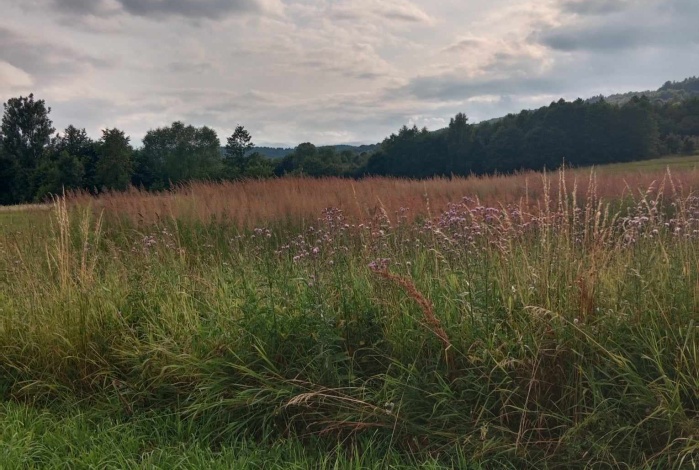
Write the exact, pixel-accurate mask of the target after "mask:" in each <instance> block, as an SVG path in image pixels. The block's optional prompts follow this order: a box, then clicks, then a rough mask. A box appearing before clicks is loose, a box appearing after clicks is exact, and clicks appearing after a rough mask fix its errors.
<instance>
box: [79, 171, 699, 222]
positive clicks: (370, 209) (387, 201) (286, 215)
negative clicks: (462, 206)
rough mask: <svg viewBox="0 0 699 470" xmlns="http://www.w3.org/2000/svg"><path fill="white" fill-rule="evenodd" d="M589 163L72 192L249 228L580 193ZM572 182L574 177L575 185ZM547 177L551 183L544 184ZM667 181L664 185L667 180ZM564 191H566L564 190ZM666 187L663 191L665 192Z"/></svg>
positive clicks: (600, 192) (634, 180)
mask: <svg viewBox="0 0 699 470" xmlns="http://www.w3.org/2000/svg"><path fill="white" fill-rule="evenodd" d="M589 172H590V170H589V169H581V170H575V171H568V172H567V173H564V180H563V181H561V180H559V178H557V177H556V175H555V174H554V176H553V178H552V180H553V181H550V182H549V183H546V182H545V179H542V178H541V175H540V174H539V173H534V172H525V173H521V174H517V175H496V176H480V177H469V178H461V177H454V178H435V179H430V180H407V179H393V178H366V179H362V180H359V181H355V180H350V179H341V178H323V179H313V178H282V179H272V180H250V181H243V182H225V183H202V182H196V183H191V184H185V185H182V186H179V187H177V188H176V189H175V190H173V191H170V192H164V193H160V194H157V195H154V194H151V193H147V192H144V191H140V190H137V189H132V190H130V191H128V192H122V193H111V194H106V195H102V196H101V197H99V198H98V199H97V200H95V199H94V198H93V197H91V196H89V195H87V194H80V195H73V197H72V199H74V200H77V201H78V203H79V204H81V205H85V204H87V203H91V204H93V205H95V206H99V208H100V209H101V210H104V211H105V214H106V215H107V216H115V217H116V216H118V217H120V218H128V219H129V220H130V221H131V222H132V223H141V224H146V225H147V224H152V223H157V222H159V221H162V220H167V219H170V218H175V219H177V220H183V219H187V220H190V221H191V220H198V221H201V222H206V223H208V222H211V221H219V222H221V221H223V222H229V223H233V224H235V225H238V226H239V227H247V228H254V227H258V226H268V225H270V224H272V223H275V222H277V223H279V222H289V221H292V222H294V223H296V224H303V223H305V224H306V225H308V224H312V223H313V222H315V220H316V218H317V217H318V214H320V213H321V211H323V210H324V209H325V208H327V207H334V208H338V209H341V210H342V211H343V213H344V214H345V216H346V217H348V218H350V219H352V220H353V221H355V222H357V221H363V220H366V219H370V218H372V217H375V216H377V215H382V214H387V215H388V216H389V218H391V219H394V218H395V217H396V214H398V213H399V212H401V209H405V208H409V209H410V212H408V213H407V214H404V215H407V216H408V218H409V219H411V220H412V219H413V218H415V217H418V216H428V215H429V212H430V211H431V210H432V211H435V213H436V212H439V211H442V210H445V209H446V207H447V206H448V204H450V203H455V202H459V201H460V200H461V198H462V197H464V196H469V197H471V198H474V199H478V200H479V202H480V203H481V204H483V205H490V206H501V205H502V206H506V205H510V204H518V205H519V204H521V203H523V202H524V203H526V205H527V206H529V205H530V204H536V203H537V202H541V201H542V200H543V199H544V198H545V190H550V191H551V192H552V194H553V195H558V193H559V191H561V190H564V188H569V189H568V192H569V193H570V192H573V189H574V187H575V190H576V192H577V193H578V194H579V195H585V194H587V193H588V192H589V189H590V188H588V182H589V178H588V176H589ZM665 176H666V170H654V171H638V170H633V167H631V169H627V170H626V171H623V170H622V169H615V170H614V171H602V172H599V174H598V175H597V178H596V181H595V188H594V190H595V191H594V192H595V194H596V196H597V197H599V198H601V199H605V200H616V199H619V198H626V197H635V196H637V195H638V193H637V191H638V190H639V189H640V190H643V191H645V190H646V189H647V188H648V187H649V186H651V184H653V182H656V181H661V180H662V179H663V178H664V177H665ZM673 179H674V181H675V182H676V184H677V185H678V188H677V189H678V190H681V192H684V193H685V194H688V193H689V192H691V191H692V190H694V189H695V188H697V187H699V170H695V169H688V168H684V169H680V170H677V171H676V172H674V173H673ZM576 182H577V185H576ZM546 184H550V187H549V188H546V187H545V186H546ZM668 189H669V188H668ZM569 195H570V194H569ZM667 195H669V193H667V194H666V196H667Z"/></svg>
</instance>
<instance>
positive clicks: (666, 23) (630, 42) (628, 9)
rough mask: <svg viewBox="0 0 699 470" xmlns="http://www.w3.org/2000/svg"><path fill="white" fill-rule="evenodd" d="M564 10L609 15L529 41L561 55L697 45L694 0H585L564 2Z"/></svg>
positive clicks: (698, 8) (582, 19)
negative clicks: (617, 0)
mask: <svg viewBox="0 0 699 470" xmlns="http://www.w3.org/2000/svg"><path fill="white" fill-rule="evenodd" d="M612 4H614V5H616V4H621V6H619V8H620V9H619V10H614V9H613V7H612V6H610V5H612ZM617 6H618V5H617ZM566 8H568V9H570V8H575V9H577V11H578V12H583V11H584V12H588V13H591V12H597V13H601V12H602V11H605V9H607V10H606V12H607V13H609V14H607V15H604V16H589V15H588V16H578V17H576V19H574V20H573V21H570V22H568V23H565V24H563V25H561V26H559V27H556V28H553V29H549V30H542V31H539V32H537V33H535V34H533V35H532V36H531V37H530V40H533V41H535V42H539V43H541V44H543V45H546V46H548V47H550V48H552V49H555V50H560V51H565V52H571V51H596V52H613V51H623V50H629V49H642V48H668V47H687V46H691V45H692V44H699V28H698V27H697V21H699V2H697V1H696V0H668V1H660V0H655V1H645V2H634V3H632V2H610V1H603V0H593V1H592V2H591V3H590V4H589V5H588V1H587V0H586V1H585V2H584V3H583V2H580V1H575V2H566V3H564V4H563V10H564V11H566ZM622 10H623V11H622Z"/></svg>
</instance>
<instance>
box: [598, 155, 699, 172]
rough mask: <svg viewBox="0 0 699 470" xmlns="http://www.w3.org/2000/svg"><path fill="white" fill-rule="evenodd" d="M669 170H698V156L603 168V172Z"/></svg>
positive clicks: (655, 159) (621, 164) (674, 157)
mask: <svg viewBox="0 0 699 470" xmlns="http://www.w3.org/2000/svg"><path fill="white" fill-rule="evenodd" d="M666 168H671V169H672V171H683V170H692V171H694V170H696V169H697V168H699V155H690V156H681V155H674V156H668V157H662V158H654V159H651V160H640V161H637V162H631V163H613V164H610V165H605V166H604V171H605V172H608V171H611V172H615V171H634V170H635V171H642V172H646V171H665V169H666Z"/></svg>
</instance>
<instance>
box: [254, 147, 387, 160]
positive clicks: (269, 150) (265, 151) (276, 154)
mask: <svg viewBox="0 0 699 470" xmlns="http://www.w3.org/2000/svg"><path fill="white" fill-rule="evenodd" d="M328 147H330V148H333V149H334V150H335V151H336V152H345V151H350V152H352V153H354V154H361V153H364V152H373V151H375V150H377V149H378V148H379V144H372V145H323V146H321V147H318V148H319V149H322V148H328ZM255 152H257V153H259V154H261V155H264V156H265V157H267V158H272V159H275V158H284V157H286V156H287V155H289V154H290V153H293V152H294V149H293V148H284V147H253V148H251V149H250V150H248V151H247V155H251V154H253V153H255Z"/></svg>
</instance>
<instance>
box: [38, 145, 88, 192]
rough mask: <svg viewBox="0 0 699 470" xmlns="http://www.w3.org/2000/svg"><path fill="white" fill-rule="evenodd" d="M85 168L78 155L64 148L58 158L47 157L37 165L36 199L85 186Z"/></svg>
mask: <svg viewBox="0 0 699 470" xmlns="http://www.w3.org/2000/svg"><path fill="white" fill-rule="evenodd" d="M84 174H85V170H84V168H83V164H82V162H81V161H80V159H79V158H78V157H76V156H75V155H71V154H70V153H68V151H67V150H63V151H62V152H61V153H60V154H59V155H58V157H56V158H45V159H44V160H43V161H42V162H41V164H40V165H39V166H38V167H37V171H36V173H35V175H36V182H35V186H36V188H37V190H36V194H35V196H34V199H35V200H36V201H41V200H44V199H47V198H48V197H49V196H50V195H60V194H62V193H63V192H64V191H69V190H71V189H79V188H81V187H82V186H83V176H84Z"/></svg>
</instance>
